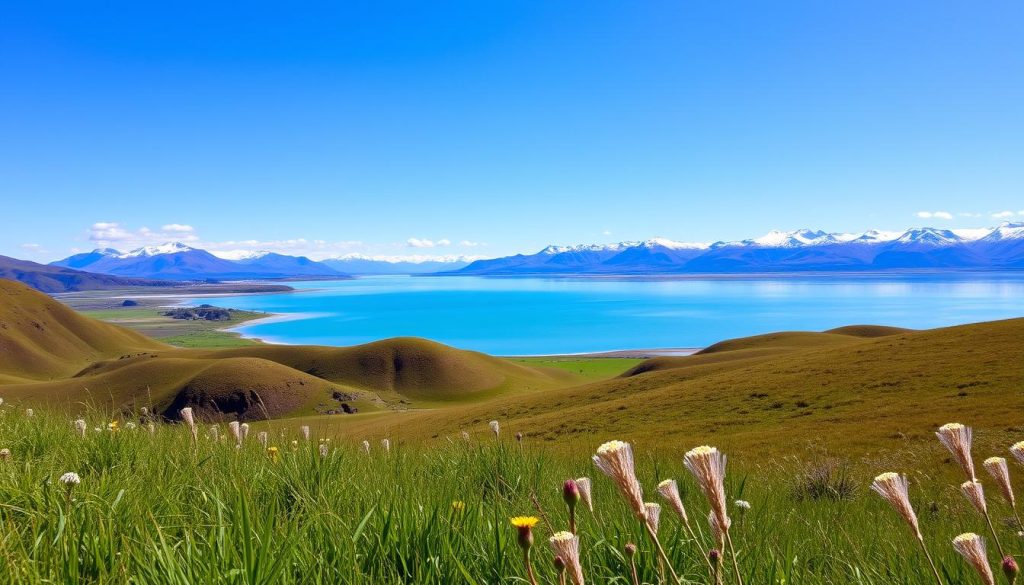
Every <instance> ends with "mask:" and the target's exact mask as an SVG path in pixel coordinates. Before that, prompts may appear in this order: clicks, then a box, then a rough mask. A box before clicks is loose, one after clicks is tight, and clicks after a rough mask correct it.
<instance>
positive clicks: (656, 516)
mask: <svg viewBox="0 0 1024 585" xmlns="http://www.w3.org/2000/svg"><path fill="white" fill-rule="evenodd" d="M644 508H645V509H646V511H647V525H648V526H650V528H651V531H652V532H654V533H655V534H657V533H658V525H659V524H660V523H661V504H656V503H654V502H645V503H644Z"/></svg>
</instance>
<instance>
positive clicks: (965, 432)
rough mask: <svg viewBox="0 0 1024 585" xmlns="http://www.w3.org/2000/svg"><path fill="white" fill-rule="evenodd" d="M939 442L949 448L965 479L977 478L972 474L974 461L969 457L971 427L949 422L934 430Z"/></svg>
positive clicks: (972, 479)
mask: <svg viewBox="0 0 1024 585" xmlns="http://www.w3.org/2000/svg"><path fill="white" fill-rule="evenodd" d="M935 436H936V437H938V438H939V442H941V443H942V444H943V445H945V446H946V449H949V452H950V453H951V454H952V455H953V458H954V459H956V461H957V463H959V464H960V467H961V469H963V470H964V475H966V476H967V479H968V480H970V481H974V480H976V479H978V478H977V477H976V476H975V475H974V461H973V460H972V459H971V436H972V433H971V427H968V426H964V425H962V424H960V423H949V424H944V425H942V426H941V427H939V430H938V431H936V432H935Z"/></svg>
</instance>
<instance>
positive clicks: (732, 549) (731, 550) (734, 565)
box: [725, 529, 743, 585]
mask: <svg viewBox="0 0 1024 585" xmlns="http://www.w3.org/2000/svg"><path fill="white" fill-rule="evenodd" d="M725 540H726V542H728V543H729V554H730V555H732V569H733V570H734V571H736V582H737V583H739V585H743V577H741V576H740V564H739V562H738V561H737V560H736V547H735V546H733V544H732V535H731V534H729V530H728V529H726V530H725Z"/></svg>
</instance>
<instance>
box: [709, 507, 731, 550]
mask: <svg viewBox="0 0 1024 585" xmlns="http://www.w3.org/2000/svg"><path fill="white" fill-rule="evenodd" d="M708 525H709V526H711V537H712V538H713V539H714V540H715V544H716V545H717V546H718V548H719V549H721V550H725V533H726V532H728V531H729V527H730V526H732V520H730V519H728V518H726V519H725V524H721V523H719V521H718V515H716V514H715V511H714V510H712V511H710V512H708Z"/></svg>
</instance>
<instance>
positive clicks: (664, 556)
mask: <svg viewBox="0 0 1024 585" xmlns="http://www.w3.org/2000/svg"><path fill="white" fill-rule="evenodd" d="M640 522H641V523H642V524H643V525H644V528H646V529H647V535H648V536H650V537H651V541H652V542H654V546H655V547H656V548H657V549H658V555H660V557H661V559H662V560H663V561H665V565H666V566H667V567H668V572H669V573H671V574H672V581H673V582H674V583H679V575H676V570H675V569H673V568H672V562H671V561H669V560H668V555H667V554H665V549H664V548H662V546H661V541H660V540H658V535H657V534H655V533H654V529H653V528H651V525H650V524H648V523H647V520H641V521H640ZM741 585H742V584H741Z"/></svg>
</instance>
